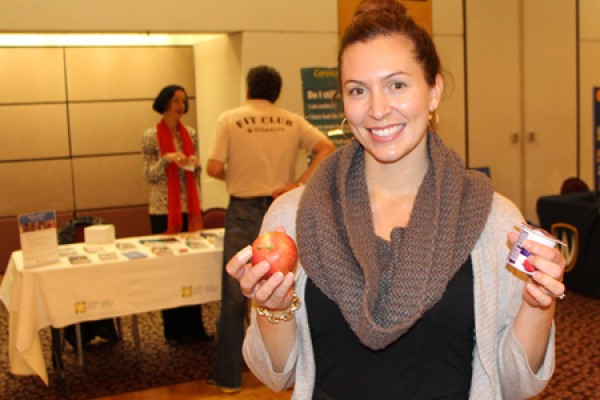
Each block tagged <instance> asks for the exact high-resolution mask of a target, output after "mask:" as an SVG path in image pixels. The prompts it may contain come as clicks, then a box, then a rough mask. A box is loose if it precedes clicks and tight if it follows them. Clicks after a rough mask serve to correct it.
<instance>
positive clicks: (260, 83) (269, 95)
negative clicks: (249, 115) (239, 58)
mask: <svg viewBox="0 0 600 400" xmlns="http://www.w3.org/2000/svg"><path fill="white" fill-rule="evenodd" d="M246 84H247V85H248V98H249V99H263V100H269V101H270V102H271V103H275V102H276V101H277V99H278V98H279V93H281V75H279V72H277V70H276V69H275V68H272V67H269V66H266V65H260V66H258V67H254V68H250V70H249V71H248V75H247V76H246Z"/></svg>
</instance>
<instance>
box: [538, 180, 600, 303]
mask: <svg viewBox="0 0 600 400" xmlns="http://www.w3.org/2000/svg"><path fill="white" fill-rule="evenodd" d="M537 211H538V216H539V217H540V224H541V226H542V228H544V229H546V230H547V231H548V232H551V233H552V234H553V235H554V236H556V237H558V238H559V239H560V240H561V241H563V242H564V243H566V246H565V247H563V248H562V249H561V250H562V251H563V254H564V255H565V257H566V259H567V266H566V268H565V278H564V281H565V285H566V286H567V288H568V289H572V290H575V291H577V292H580V293H583V294H587V295H590V296H595V297H600V201H599V199H598V197H597V196H596V194H595V193H593V192H579V193H568V194H563V195H557V196H544V197H540V198H539V199H538V203H537Z"/></svg>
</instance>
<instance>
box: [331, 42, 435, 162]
mask: <svg viewBox="0 0 600 400" xmlns="http://www.w3.org/2000/svg"><path fill="white" fill-rule="evenodd" d="M341 76H342V93H343V99H344V112H345V115H346V118H347V119H348V122H349V124H350V126H351V127H352V130H353V132H354V136H355V137H356V139H357V140H358V141H359V142H360V143H361V144H362V145H363V146H364V148H365V150H366V152H367V154H368V155H370V156H371V157H373V158H374V159H375V160H377V161H378V162H381V163H394V162H396V161H399V160H402V159H403V158H404V157H405V156H406V155H407V154H410V153H411V152H412V151H413V150H414V149H415V148H417V147H418V146H419V145H421V147H422V146H424V138H425V137H426V133H427V124H428V117H429V113H430V112H431V111H434V110H435V109H437V107H438V104H439V101H440V97H441V92H442V80H441V77H437V78H436V84H435V85H434V86H433V87H432V86H429V85H428V84H427V81H426V80H425V75H424V71H423V67H422V66H421V64H419V63H418V62H417V61H416V60H415V57H414V53H413V44H412V42H411V41H410V40H408V39H407V38H406V37H404V36H401V35H392V36H381V37H378V38H375V39H372V40H369V41H367V42H356V43H354V44H352V45H350V46H348V47H347V48H346V50H345V51H344V54H343V55H342V71H341Z"/></svg>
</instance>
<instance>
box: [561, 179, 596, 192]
mask: <svg viewBox="0 0 600 400" xmlns="http://www.w3.org/2000/svg"><path fill="white" fill-rule="evenodd" d="M589 191H590V188H589V187H588V185H587V183H585V182H584V181H582V180H581V179H579V178H577V177H571V178H567V179H565V181H564V182H563V183H562V185H561V187H560V194H565V193H579V192H589Z"/></svg>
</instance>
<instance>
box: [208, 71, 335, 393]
mask: <svg viewBox="0 0 600 400" xmlns="http://www.w3.org/2000/svg"><path fill="white" fill-rule="evenodd" d="M246 83H247V88H248V92H247V101H246V102H245V104H243V105H242V106H241V107H238V108H235V109H232V110H229V111H225V112H224V113H223V114H221V116H219V118H218V120H217V125H216V134H215V142H214V143H213V147H212V149H211V150H210V154H209V157H208V165H207V168H206V171H207V173H208V175H209V176H212V177H214V178H217V179H221V180H224V181H225V182H226V184H227V191H228V192H229V194H230V200H229V206H228V208H227V217H226V225H225V243H224V250H223V260H224V263H223V266H225V264H226V263H227V261H229V259H230V258H231V257H233V256H234V255H235V254H236V253H237V252H238V251H240V250H241V249H242V248H244V247H246V246H247V245H249V244H251V243H252V242H253V241H254V239H256V237H257V236H258V234H259V231H260V226H261V224H262V219H263V216H264V215H265V213H266V211H267V209H268V208H269V206H270V205H271V202H272V201H273V199H274V198H275V197H277V196H279V195H281V194H283V193H285V192H287V191H289V190H292V189H294V188H296V187H298V186H301V185H303V184H304V183H306V181H307V180H308V179H309V177H310V175H311V174H312V172H313V171H314V169H315V168H316V167H317V165H318V164H319V163H320V162H321V161H323V160H324V159H325V158H326V157H327V156H328V155H329V154H330V153H332V152H333V151H334V150H335V146H334V144H333V143H332V142H331V141H330V140H329V139H327V137H326V136H325V135H324V134H323V133H322V132H321V131H319V130H318V129H317V128H315V127H314V126H313V125H311V124H310V123H308V122H307V121H306V120H305V119H304V117H302V116H300V115H298V114H295V113H292V112H290V111H287V110H285V109H283V108H279V107H277V106H275V105H274V103H275V101H276V100H277V99H278V98H279V94H280V92H281V76H280V75H279V72H277V71H276V70H275V69H274V68H271V67H268V66H258V67H254V68H252V69H250V71H248V75H247V77H246ZM300 149H305V150H307V151H308V152H311V153H312V154H313V158H312V162H311V164H310V166H309V167H308V169H307V170H306V171H305V172H304V173H303V174H302V175H301V176H300V178H299V179H298V180H296V179H295V177H296V158H297V154H298V151H299V150H300ZM246 310H247V308H246V297H244V296H243V295H242V293H241V290H240V285H239V283H238V282H237V281H236V280H235V279H233V278H231V277H230V276H229V274H227V273H226V272H225V271H224V272H223V286H222V293H221V314H220V316H219V320H218V326H217V335H218V340H217V354H216V360H215V365H214V367H213V370H212V373H211V376H210V378H209V383H210V384H212V385H214V386H217V387H219V388H220V389H221V390H222V391H224V392H227V393H231V392H237V391H239V390H240V388H241V377H242V363H243V358H242V342H243V339H244V318H245V314H246Z"/></svg>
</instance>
